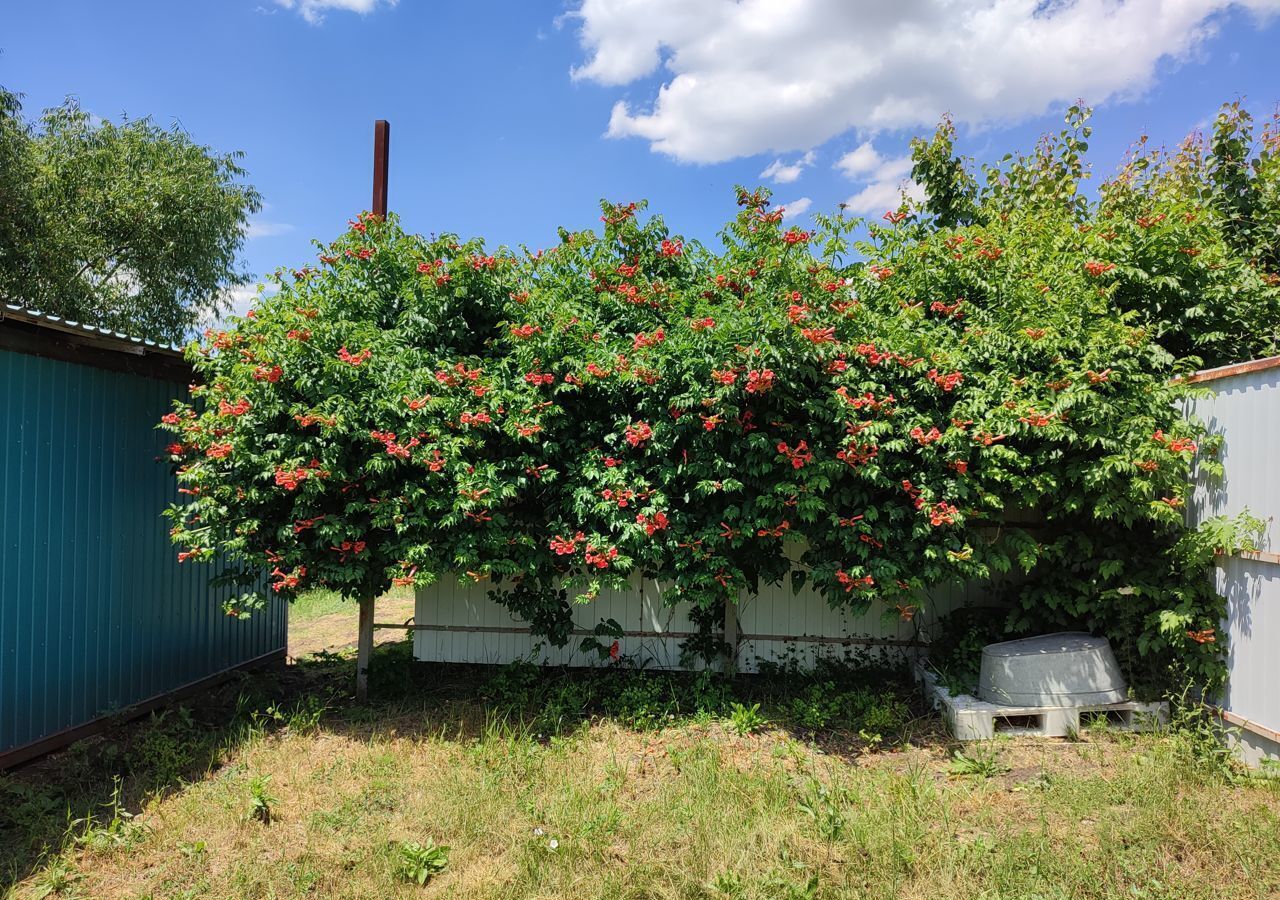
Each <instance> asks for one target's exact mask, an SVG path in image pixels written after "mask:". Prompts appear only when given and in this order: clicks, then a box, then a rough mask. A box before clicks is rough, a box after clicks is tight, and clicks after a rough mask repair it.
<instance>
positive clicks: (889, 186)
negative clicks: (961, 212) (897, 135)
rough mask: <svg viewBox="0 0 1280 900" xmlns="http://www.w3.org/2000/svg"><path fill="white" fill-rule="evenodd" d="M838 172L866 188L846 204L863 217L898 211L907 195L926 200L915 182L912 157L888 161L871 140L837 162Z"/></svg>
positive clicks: (901, 157) (895, 158)
mask: <svg viewBox="0 0 1280 900" xmlns="http://www.w3.org/2000/svg"><path fill="white" fill-rule="evenodd" d="M835 167H836V168H837V169H839V170H840V171H841V172H843V173H844V174H845V175H847V176H849V178H851V179H853V180H854V181H860V182H863V183H864V186H863V188H862V189H861V190H860V191H858V192H857V193H856V194H854V195H853V196H852V197H850V198H849V199H848V200H846V201H845V206H846V207H847V208H848V209H849V210H850V211H851V212H853V213H856V214H857V215H861V216H870V215H876V214H878V213H883V212H885V211H886V210H890V209H897V208H898V205H899V204H900V203H902V195H903V194H904V193H905V194H906V195H907V196H908V197H910V198H912V199H914V200H922V199H924V190H923V189H922V188H921V187H920V186H919V185H918V184H916V183H915V182H914V181H912V180H911V178H910V175H911V157H910V156H897V157H892V158H888V159H886V158H885V157H884V156H883V155H881V153H880V151H878V150H876V148H875V146H874V145H873V144H872V143H871V142H870V141H867V142H866V143H864V144H861V145H859V146H858V147H857V148H856V149H854V150H851V151H849V152H848V153H846V154H845V155H844V156H842V157H840V159H839V160H837V161H836V166H835Z"/></svg>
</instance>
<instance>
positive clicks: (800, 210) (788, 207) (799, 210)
mask: <svg viewBox="0 0 1280 900" xmlns="http://www.w3.org/2000/svg"><path fill="white" fill-rule="evenodd" d="M811 206H813V200H811V199H810V198H808V197H801V198H800V199H799V200H792V201H791V202H790V203H782V204H779V209H781V210H782V218H784V219H794V218H795V217H796V216H803V215H804V214H805V213H807V212H808V211H809V207H811Z"/></svg>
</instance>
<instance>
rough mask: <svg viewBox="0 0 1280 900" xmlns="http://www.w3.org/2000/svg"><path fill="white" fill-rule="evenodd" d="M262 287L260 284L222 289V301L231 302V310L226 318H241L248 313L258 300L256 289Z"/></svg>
mask: <svg viewBox="0 0 1280 900" xmlns="http://www.w3.org/2000/svg"><path fill="white" fill-rule="evenodd" d="M260 287H262V285H260V284H242V285H238V286H236V287H232V288H224V289H223V291H222V297H223V299H224V300H230V301H231V309H230V311H228V313H227V315H228V316H243V315H244V314H245V313H246V312H248V311H249V310H250V309H251V308H252V307H253V304H254V301H255V300H257V299H258V289H259V288H260Z"/></svg>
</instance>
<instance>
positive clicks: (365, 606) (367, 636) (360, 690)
mask: <svg viewBox="0 0 1280 900" xmlns="http://www.w3.org/2000/svg"><path fill="white" fill-rule="evenodd" d="M372 658H373V598H372V597H364V598H362V599H361V600H360V637H359V643H358V644H357V645H356V701H357V702H359V703H364V702H365V701H366V700H368V699H369V662H370V660H371V659H372Z"/></svg>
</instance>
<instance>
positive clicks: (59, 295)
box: [0, 88, 261, 343]
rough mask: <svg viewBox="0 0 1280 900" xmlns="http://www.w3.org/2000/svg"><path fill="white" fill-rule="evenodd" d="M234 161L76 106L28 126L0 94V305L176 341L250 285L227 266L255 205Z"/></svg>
mask: <svg viewBox="0 0 1280 900" xmlns="http://www.w3.org/2000/svg"><path fill="white" fill-rule="evenodd" d="M240 158H241V154H239V153H228V154H219V153H216V152H215V151H213V150H211V149H210V148H208V147H205V146H201V145H199V144H197V143H195V142H194V141H193V140H192V139H191V138H190V137H189V136H188V135H187V134H186V133H185V132H184V131H182V130H181V129H180V128H178V127H173V128H168V129H165V128H161V127H159V126H157V125H156V124H155V123H153V122H152V121H151V120H150V119H134V120H125V121H123V122H122V123H120V124H116V123H113V122H109V121H102V120H97V119H95V118H93V117H91V116H90V115H89V114H88V113H87V112H85V111H84V110H82V109H81V108H80V107H79V105H78V104H77V103H76V102H75V101H74V100H68V101H67V102H66V103H64V104H63V105H62V106H60V107H57V108H55V109H50V110H46V111H45V113H44V114H43V116H41V118H40V120H39V121H38V122H37V123H35V124H34V125H33V124H29V123H27V122H25V121H24V120H23V119H22V109H21V104H20V103H19V101H18V98H17V97H16V96H15V95H13V94H11V93H9V92H7V91H4V90H3V88H0V298H3V299H5V300H8V301H9V302H17V303H20V304H23V305H26V306H30V307H33V308H36V309H40V310H42V311H45V312H49V313H54V314H57V315H61V316H65V317H67V318H70V319H74V320H78V321H82V322H91V323H94V324H97V325H102V326H106V327H110V328H114V329H118V330H122V331H126V332H130V333H133V334H139V335H145V336H147V337H151V338H155V339H159V340H169V341H174V342H179V343H181V342H183V341H185V340H187V339H188V338H189V336H190V335H191V333H192V332H193V330H194V329H195V327H196V326H197V325H199V324H200V323H201V322H204V321H207V320H210V319H212V318H215V317H216V316H218V315H219V314H221V313H224V312H225V311H226V310H227V309H228V308H229V301H228V300H227V293H226V289H227V288H229V287H233V286H235V285H239V284H243V283H245V282H246V281H247V280H248V278H247V275H246V273H245V272H244V271H243V270H242V269H241V268H240V266H239V264H238V262H237V254H238V252H239V250H240V248H241V246H242V244H243V242H244V235H245V228H246V226H247V222H248V217H249V216H250V215H252V214H253V213H254V212H257V211H258V209H259V208H260V205H261V204H260V199H259V196H258V193H257V191H256V190H254V189H253V188H252V187H251V186H249V185H247V184H245V183H244V182H243V177H244V175H245V172H244V170H243V169H242V168H241V167H240V164H239V160H240Z"/></svg>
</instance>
